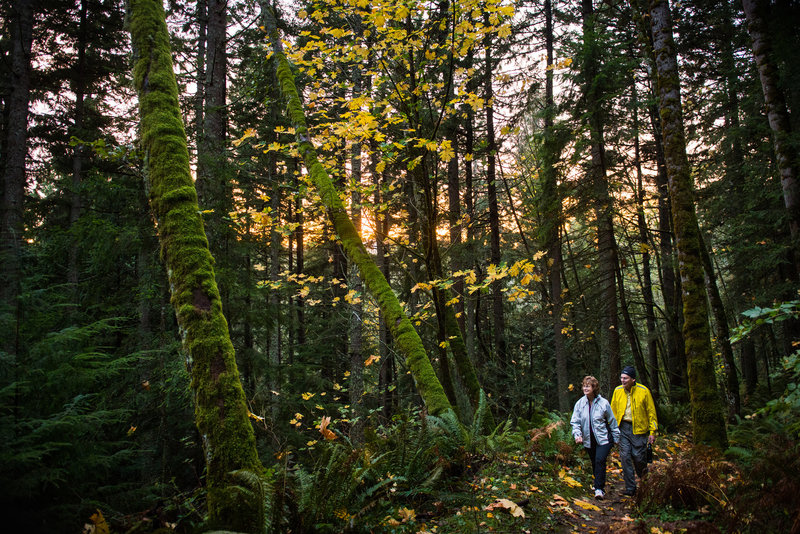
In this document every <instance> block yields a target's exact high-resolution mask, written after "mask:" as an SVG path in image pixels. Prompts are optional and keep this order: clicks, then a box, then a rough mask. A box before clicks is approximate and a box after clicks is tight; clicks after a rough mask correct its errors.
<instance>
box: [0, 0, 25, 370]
mask: <svg viewBox="0 0 800 534" xmlns="http://www.w3.org/2000/svg"><path fill="white" fill-rule="evenodd" d="M9 22H10V26H11V52H10V54H11V57H10V61H11V79H10V80H9V82H10V83H9V87H10V94H9V96H8V100H7V113H8V119H7V123H6V127H5V134H6V139H5V147H4V148H5V153H4V154H3V159H4V160H5V161H4V162H3V163H2V167H3V183H2V187H3V203H2V213H0V215H1V216H2V220H0V224H1V225H2V226H0V266H2V269H0V305H2V306H3V307H4V308H5V310H3V314H7V317H8V319H5V318H3V322H2V328H3V335H2V338H3V341H2V349H3V350H4V351H5V352H7V353H8V354H10V355H12V356H16V355H17V353H18V346H17V345H18V339H19V317H18V314H19V311H20V310H19V302H18V301H19V294H20V291H21V288H20V267H21V266H20V261H21V259H20V255H21V249H22V232H23V230H24V227H23V209H24V202H25V159H26V157H27V154H28V149H27V139H28V107H29V104H30V88H31V82H30V80H31V78H30V76H31V43H32V40H33V0H15V1H14V2H13V4H12V7H11V17H10V19H9Z"/></svg>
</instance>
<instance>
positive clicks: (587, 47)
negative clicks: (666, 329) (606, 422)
mask: <svg viewBox="0 0 800 534" xmlns="http://www.w3.org/2000/svg"><path fill="white" fill-rule="evenodd" d="M581 11H582V15H583V50H584V52H583V53H584V64H583V68H582V69H583V77H584V80H583V82H584V90H583V93H584V99H585V106H586V112H587V113H588V115H589V132H590V135H591V163H590V167H589V173H588V178H589V181H590V183H591V185H592V189H593V190H594V201H595V213H596V217H597V248H598V254H599V258H598V266H597V270H598V279H599V284H600V287H601V289H600V292H601V296H600V298H601V302H600V308H601V321H600V330H601V332H600V340H601V343H602V358H603V359H604V362H603V363H604V366H603V367H604V371H606V372H607V373H608V375H607V376H606V377H605V379H606V383H607V384H615V383H616V382H617V379H618V378H619V374H620V370H621V366H620V352H619V351H620V347H619V317H618V308H617V286H616V276H615V273H616V266H617V243H616V239H615V238H614V223H613V219H612V216H613V212H614V206H613V200H612V198H611V195H610V194H609V190H608V177H607V164H606V157H605V141H604V128H605V124H604V123H605V118H604V111H603V109H602V103H601V98H602V96H603V95H602V84H601V82H600V81H599V73H598V62H599V57H598V49H597V47H598V44H597V42H596V35H597V31H598V30H597V27H596V21H595V16H594V8H593V6H592V0H582V1H581Z"/></svg>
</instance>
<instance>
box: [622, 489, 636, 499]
mask: <svg viewBox="0 0 800 534" xmlns="http://www.w3.org/2000/svg"><path fill="white" fill-rule="evenodd" d="M622 494H623V495H625V496H626V497H633V496H634V495H636V489H632V490H625V491H623V492H622Z"/></svg>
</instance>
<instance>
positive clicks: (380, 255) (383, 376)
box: [370, 140, 394, 420]
mask: <svg viewBox="0 0 800 534" xmlns="http://www.w3.org/2000/svg"><path fill="white" fill-rule="evenodd" d="M370 145H371V146H370V152H371V153H372V154H373V155H372V157H371V158H370V174H371V175H372V183H373V185H374V186H375V193H374V204H375V206H376V208H375V213H374V214H373V217H374V219H375V253H376V258H375V263H376V266H377V267H378V270H380V271H381V273H382V274H383V277H384V278H385V279H386V280H389V279H390V278H389V275H390V273H389V261H388V258H387V256H388V254H387V246H386V237H387V236H388V235H389V228H390V220H389V212H388V210H382V209H381V206H382V204H383V202H384V198H383V195H382V194H381V189H382V187H381V185H382V184H385V183H386V178H385V176H384V173H381V172H378V163H379V159H380V155H379V154H380V152H379V150H378V142H377V141H375V140H371V141H370ZM390 336H391V334H390V333H389V328H388V326H387V324H386V315H385V314H384V313H383V311H382V310H378V343H379V345H378V351H379V352H378V354H379V356H380V358H381V359H380V365H381V367H380V371H379V373H378V389H379V390H380V392H381V397H382V399H381V408H382V410H381V411H382V413H383V416H384V418H385V419H387V420H389V419H390V418H391V417H392V413H393V408H392V405H393V403H394V395H393V388H392V387H391V386H392V382H393V381H394V372H393V371H394V360H392V359H391V353H390V352H389V342H390Z"/></svg>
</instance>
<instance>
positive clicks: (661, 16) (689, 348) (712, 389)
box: [650, 0, 728, 448]
mask: <svg viewBox="0 0 800 534" xmlns="http://www.w3.org/2000/svg"><path fill="white" fill-rule="evenodd" d="M650 24H651V31H652V35H653V50H654V52H655V55H656V71H657V82H658V100H659V110H660V115H661V126H662V134H663V140H664V156H665V159H666V164H667V176H668V178H669V191H670V198H671V200H672V221H673V226H674V229H675V241H676V245H677V249H678V266H679V269H680V274H681V280H682V285H681V287H682V291H683V316H684V324H683V337H684V341H685V344H686V356H687V363H688V371H689V397H690V401H691V405H692V430H693V434H694V436H693V437H694V441H695V443H704V444H706V445H710V446H713V447H718V448H725V447H726V446H727V443H728V439H727V434H726V430H725V418H724V416H723V412H722V406H721V402H720V398H719V394H718V392H717V382H716V377H715V374H714V359H713V354H712V350H711V337H710V331H709V323H708V302H707V295H706V289H705V279H704V272H703V259H702V250H701V247H702V246H703V245H702V241H701V239H700V232H699V230H700V228H699V226H698V224H697V215H696V213H695V208H694V198H693V196H694V194H693V186H692V174H691V168H690V167H689V159H688V157H687V155H686V138H685V136H684V130H683V116H682V109H681V94H680V82H679V78H678V62H677V53H676V50H675V42H674V39H673V36H672V16H671V13H670V9H669V4H668V2H667V1H666V0H651V1H650Z"/></svg>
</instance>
